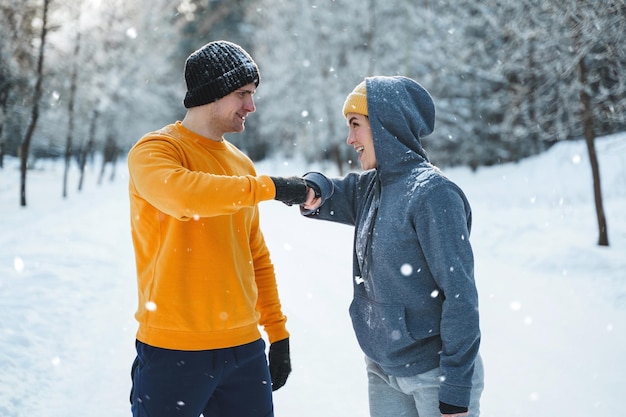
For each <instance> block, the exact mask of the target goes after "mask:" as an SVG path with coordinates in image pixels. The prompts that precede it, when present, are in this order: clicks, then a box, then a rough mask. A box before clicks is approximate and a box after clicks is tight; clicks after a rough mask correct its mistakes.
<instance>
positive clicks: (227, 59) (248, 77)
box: [183, 41, 260, 108]
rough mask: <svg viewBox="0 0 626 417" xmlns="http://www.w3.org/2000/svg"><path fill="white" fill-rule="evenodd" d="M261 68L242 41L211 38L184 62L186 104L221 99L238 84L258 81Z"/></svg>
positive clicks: (189, 105)
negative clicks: (213, 40) (234, 41)
mask: <svg viewBox="0 0 626 417" xmlns="http://www.w3.org/2000/svg"><path fill="white" fill-rule="evenodd" d="M259 81H260V76H259V69H258V67H257V65H256V63H255V62H254V60H253V59H252V57H250V55H249V54H248V53H247V52H246V51H245V50H244V49H243V48H242V47H241V46H239V45H236V44H234V43H232V42H227V41H216V42H210V43H208V44H206V45H204V46H203V47H202V48H200V49H198V50H197V51H195V52H194V53H192V54H191V55H190V56H189V58H187V61H186V62H185V82H186V84H187V93H186V94H185V99H184V101H183V104H184V105H185V107H186V108H190V107H196V106H202V105H205V104H208V103H212V102H214V101H217V100H219V99H220V98H222V97H224V96H226V95H228V94H230V93H232V92H233V91H235V90H237V89H238V88H241V87H243V86H244V85H247V84H252V83H254V84H255V85H256V86H258V85H259Z"/></svg>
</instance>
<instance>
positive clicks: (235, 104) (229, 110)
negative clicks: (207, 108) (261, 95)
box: [211, 83, 256, 133]
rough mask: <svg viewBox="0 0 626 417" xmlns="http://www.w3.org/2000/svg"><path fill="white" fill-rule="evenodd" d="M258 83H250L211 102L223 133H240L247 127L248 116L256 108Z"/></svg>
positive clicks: (216, 121)
mask: <svg viewBox="0 0 626 417" xmlns="http://www.w3.org/2000/svg"><path fill="white" fill-rule="evenodd" d="M255 92H256V85H255V84H254V83H250V84H248V85H244V86H243V87H241V88H238V89H237V90H235V91H233V92H232V93H230V94H228V95H226V96H224V97H222V98H221V99H219V100H217V101H215V102H213V103H211V106H212V107H213V109H212V113H213V115H214V118H213V119H214V120H213V121H212V122H213V123H214V124H216V125H217V126H215V127H218V126H219V129H220V130H221V131H222V133H240V132H243V130H244V129H245V122H246V117H247V116H248V114H249V113H252V112H254V111H255V110H256V107H255V106H254V98H253V96H254V93H255Z"/></svg>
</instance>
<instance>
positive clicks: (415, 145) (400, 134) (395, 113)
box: [365, 76, 435, 184]
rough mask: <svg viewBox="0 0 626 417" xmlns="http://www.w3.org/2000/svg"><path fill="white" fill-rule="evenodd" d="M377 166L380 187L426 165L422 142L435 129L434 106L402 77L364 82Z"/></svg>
mask: <svg viewBox="0 0 626 417" xmlns="http://www.w3.org/2000/svg"><path fill="white" fill-rule="evenodd" d="M365 86H366V91H367V108H368V113H369V120H370V126H371V129H372V137H373V139H374V150H375V152H376V165H377V170H378V175H379V176H380V180H381V183H382V184H384V183H387V182H391V181H394V180H395V179H396V178H398V177H399V176H404V175H406V174H407V173H409V172H411V169H412V168H414V167H415V166H416V165H418V164H421V163H424V162H429V161H428V156H427V155H426V151H424V148H423V147H422V141H421V139H422V138H423V137H425V136H428V135H429V134H431V133H432V131H433V129H434V127H435V105H434V103H433V100H432V98H431V96H430V94H429V93H428V91H426V89H424V87H422V86H421V85H420V84H418V83H417V82H415V81H413V80H412V79H410V78H407V77H402V76H393V77H386V76H377V77H368V78H366V79H365Z"/></svg>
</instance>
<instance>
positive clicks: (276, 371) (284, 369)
mask: <svg viewBox="0 0 626 417" xmlns="http://www.w3.org/2000/svg"><path fill="white" fill-rule="evenodd" d="M290 373H291V359H290V358H289V338H287V339H283V340H279V341H278V342H274V343H272V344H271V345H270V375H271V377H272V391H276V390H277V389H279V388H281V387H282V386H283V385H285V382H287V377H288V376H289V374H290Z"/></svg>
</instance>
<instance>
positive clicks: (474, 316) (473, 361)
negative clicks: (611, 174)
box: [301, 76, 483, 417]
mask: <svg viewBox="0 0 626 417" xmlns="http://www.w3.org/2000/svg"><path fill="white" fill-rule="evenodd" d="M343 114H344V116H345V117H346V120H347V122H348V128H349V134H348V139H347V144H348V145H349V146H351V147H353V148H354V150H355V151H356V152H357V155H358V158H359V161H360V164H361V167H362V168H363V170H364V171H363V172H362V173H350V174H348V175H346V176H345V177H343V178H333V179H328V178H326V177H325V176H324V175H322V174H320V173H308V174H306V175H305V176H304V178H305V180H306V181H307V184H308V185H310V186H311V187H312V188H313V189H315V196H313V195H312V194H313V193H312V192H311V193H310V196H309V198H308V199H307V202H306V203H305V204H304V205H302V206H301V212H302V214H303V215H305V216H306V217H309V218H312V219H320V220H329V221H334V222H338V223H344V224H349V225H353V226H355V233H354V251H353V271H354V282H353V285H354V298H353V301H352V304H351V306H350V316H351V319H352V323H353V327H354V331H355V333H356V336H357V339H358V341H359V344H360V346H361V348H362V350H363V352H364V353H365V356H366V366H367V373H368V378H369V390H368V391H369V402H370V415H371V416H372V417H380V416H400V415H401V416H415V417H418V416H419V417H431V416H433V417H435V416H436V417H439V416H441V415H443V416H472V417H474V416H478V415H479V399H480V394H481V392H482V387H483V369H482V362H481V359H480V356H479V344H480V329H479V315H478V294H477V290H476V286H475V282H474V259H473V252H472V248H471V245H470V242H469V234H470V228H471V218H472V217H471V208H470V205H469V202H468V201H467V199H466V197H465V195H464V194H463V191H462V190H461V189H460V188H459V187H458V186H457V185H455V184H454V183H453V182H452V181H450V180H449V179H448V178H446V177H445V176H444V175H443V174H442V173H441V171H439V169H437V168H436V167H434V166H433V165H432V164H430V162H429V160H428V157H427V155H426V152H425V151H424V149H423V147H422V143H421V139H422V138H423V137H424V136H427V135H429V134H430V133H431V132H432V131H433V128H434V121H435V107H434V104H433V101H432V99H431V97H430V95H429V93H428V92H427V91H426V90H425V89H424V88H423V87H422V86H421V85H419V84H418V83H416V82H415V81H413V80H411V79H409V78H406V77H399V76H395V77H382V76H378V77H369V78H366V79H365V80H364V81H363V82H362V83H360V84H359V85H358V86H357V87H356V88H355V89H354V91H353V92H352V93H350V95H349V96H348V97H347V99H346V101H345V104H344V107H343Z"/></svg>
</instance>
